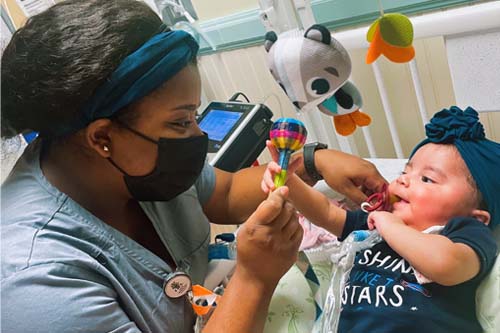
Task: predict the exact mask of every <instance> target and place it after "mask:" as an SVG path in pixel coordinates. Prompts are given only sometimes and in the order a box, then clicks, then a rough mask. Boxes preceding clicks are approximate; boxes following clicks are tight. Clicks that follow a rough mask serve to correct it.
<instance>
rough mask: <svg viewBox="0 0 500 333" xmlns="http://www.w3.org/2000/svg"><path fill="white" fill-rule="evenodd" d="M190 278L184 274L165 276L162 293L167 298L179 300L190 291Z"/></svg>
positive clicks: (175, 273)
mask: <svg viewBox="0 0 500 333" xmlns="http://www.w3.org/2000/svg"><path fill="white" fill-rule="evenodd" d="M191 285H192V283H191V278H190V277H189V275H187V274H186V273H184V272H179V271H177V272H174V273H171V274H169V275H168V276H167V279H166V280H165V285H164V286H163V291H164V292H165V295H167V297H169V298H179V297H182V296H184V295H186V294H187V293H188V292H189V291H190V290H191Z"/></svg>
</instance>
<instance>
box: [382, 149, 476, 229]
mask: <svg viewBox="0 0 500 333" xmlns="http://www.w3.org/2000/svg"><path fill="white" fill-rule="evenodd" d="M467 174H468V171H467V167H466V165H465V162H464V161H463V160H462V158H461V157H460V154H459V153H458V151H456V149H455V148H454V147H452V146H448V145H438V144H433V143H429V144H426V145H425V146H423V147H421V148H420V149H419V150H417V152H416V153H415V155H413V157H412V159H411V160H410V161H409V162H408V164H407V166H406V167H405V170H404V172H403V173H402V174H401V176H399V177H398V179H396V180H395V181H393V182H392V183H391V184H390V185H389V192H390V193H391V194H394V195H396V196H397V197H399V198H400V200H399V201H398V202H396V203H394V205H393V213H394V214H395V215H396V216H398V217H399V218H401V219H402V220H403V221H404V222H405V223H406V224H407V225H408V226H411V227H413V228H415V229H417V230H425V229H427V228H428V227H430V226H434V225H445V224H446V223H447V222H448V221H449V220H450V219H451V218H453V217H457V216H469V215H470V213H471V212H472V210H473V209H474V208H475V205H474V201H475V198H474V197H475V195H474V189H473V188H472V186H471V185H470V184H469V182H468V181H467Z"/></svg>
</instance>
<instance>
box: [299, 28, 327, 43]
mask: <svg viewBox="0 0 500 333" xmlns="http://www.w3.org/2000/svg"><path fill="white" fill-rule="evenodd" d="M304 37H305V38H309V39H312V40H316V41H318V42H321V43H323V44H327V45H330V42H331V41H332V35H331V34H330V31H329V30H328V29H327V28H326V27H325V26H323V25H321V24H315V25H312V26H311V27H310V28H309V29H307V31H306V32H305V33H304Z"/></svg>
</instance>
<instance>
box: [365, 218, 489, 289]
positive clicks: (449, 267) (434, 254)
mask: <svg viewBox="0 0 500 333" xmlns="http://www.w3.org/2000/svg"><path fill="white" fill-rule="evenodd" d="M368 227H369V228H370V229H373V228H376V229H377V230H378V232H379V233H380V235H381V236H382V238H384V240H385V241H386V242H387V244H389V246H390V247H391V248H392V249H393V250H394V251H396V252H397V253H398V254H399V255H400V256H402V257H403V258H404V259H406V260H407V261H408V262H409V263H410V264H411V265H412V266H413V267H414V268H415V269H416V270H417V271H419V272H420V273H421V274H423V275H424V276H425V277H427V278H429V279H430V280H432V281H434V282H436V283H439V284H441V285H444V286H453V285H456V284H459V283H462V282H465V281H468V280H470V279H472V278H473V277H475V276H476V275H477V274H478V273H479V270H480V262H479V257H478V256H477V254H476V252H475V251H474V250H473V249H472V248H471V247H470V246H468V245H466V244H462V243H454V242H452V241H451V240H450V239H448V238H447V237H445V236H442V235H433V234H425V233H422V232H420V231H418V230H415V229H413V228H411V227H409V226H407V225H406V224H404V222H403V221H402V220H401V219H399V218H398V217H396V216H395V215H394V214H392V213H389V212H372V213H370V215H369V216H368Z"/></svg>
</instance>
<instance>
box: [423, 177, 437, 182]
mask: <svg viewBox="0 0 500 333" xmlns="http://www.w3.org/2000/svg"><path fill="white" fill-rule="evenodd" d="M422 181H423V182H424V183H434V181H433V180H432V179H430V178H429V177H426V176H422Z"/></svg>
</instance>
